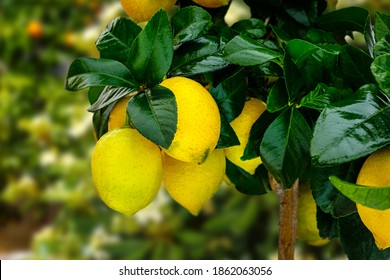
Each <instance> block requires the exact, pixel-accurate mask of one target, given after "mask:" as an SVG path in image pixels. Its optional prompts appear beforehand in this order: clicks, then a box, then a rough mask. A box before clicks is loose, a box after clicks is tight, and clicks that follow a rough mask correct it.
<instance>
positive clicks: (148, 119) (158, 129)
mask: <svg viewBox="0 0 390 280" xmlns="http://www.w3.org/2000/svg"><path fill="white" fill-rule="evenodd" d="M127 114H128V116H129V118H130V121H131V122H132V124H133V125H134V126H135V128H136V129H137V130H138V131H139V132H140V133H141V134H142V135H143V136H145V137H146V138H147V139H149V140H150V141H152V142H154V143H156V144H157V145H159V146H161V147H163V148H166V149H167V148H168V147H169V146H170V145H171V143H172V140H173V137H174V136H175V133H176V128H177V104H176V98H175V95H174V94H173V92H172V91H171V90H169V89H167V88H165V87H162V86H157V87H154V88H152V89H150V90H148V91H146V92H142V93H139V94H137V95H136V96H134V97H133V98H132V99H130V101H129V103H128V105H127Z"/></svg>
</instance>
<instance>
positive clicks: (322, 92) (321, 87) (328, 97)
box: [299, 83, 339, 111]
mask: <svg viewBox="0 0 390 280" xmlns="http://www.w3.org/2000/svg"><path fill="white" fill-rule="evenodd" d="M338 93H339V89H337V88H334V87H328V86H327V85H325V84H323V83H319V84H318V85H317V87H316V88H315V89H314V90H312V91H311V92H309V94H307V95H305V96H304V97H303V98H302V99H301V102H300V103H299V105H300V106H302V107H307V108H312V109H315V110H319V111H321V110H323V109H325V108H326V107H328V106H329V105H330V104H331V103H332V101H333V100H334V99H335V97H336V96H337V95H338Z"/></svg>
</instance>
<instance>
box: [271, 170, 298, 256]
mask: <svg viewBox="0 0 390 280" xmlns="http://www.w3.org/2000/svg"><path fill="white" fill-rule="evenodd" d="M269 180H270V184H271V188H272V190H273V191H274V192H275V193H276V195H277V196H278V197H279V244H278V259H279V260H293V259H294V250H295V239H296V233H297V211H298V185H299V180H296V181H295V183H294V185H293V186H292V187H291V188H290V189H283V188H282V187H281V186H280V185H279V184H278V182H276V180H275V178H274V177H273V176H272V175H270V176H269Z"/></svg>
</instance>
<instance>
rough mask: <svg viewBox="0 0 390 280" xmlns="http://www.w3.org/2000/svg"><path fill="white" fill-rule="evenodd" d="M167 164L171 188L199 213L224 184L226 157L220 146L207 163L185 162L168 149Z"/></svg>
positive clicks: (166, 177) (176, 197)
mask: <svg viewBox="0 0 390 280" xmlns="http://www.w3.org/2000/svg"><path fill="white" fill-rule="evenodd" d="M163 165H164V179H163V182H164V185H165V188H166V190H167V192H168V193H169V195H170V196H171V197H172V198H173V199H174V200H175V201H176V202H178V203H179V204H180V205H182V206H183V207H184V208H186V209H187V210H188V211H189V212H190V213H191V214H193V215H194V216H196V215H198V213H199V212H200V210H201V209H202V206H203V205H204V203H205V202H206V201H208V200H209V199H210V198H211V197H212V196H213V195H214V194H215V193H216V192H217V190H218V188H219V186H220V185H221V182H222V180H223V177H224V175H225V169H226V160H225V154H224V152H223V150H220V149H217V150H214V152H212V153H211V154H210V155H209V157H208V158H207V160H206V161H205V162H204V163H203V164H196V163H191V162H183V161H180V160H177V159H174V158H172V157H170V156H169V155H167V154H165V153H164V154H163Z"/></svg>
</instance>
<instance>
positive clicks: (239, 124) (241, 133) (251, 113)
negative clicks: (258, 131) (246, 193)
mask: <svg viewBox="0 0 390 280" xmlns="http://www.w3.org/2000/svg"><path fill="white" fill-rule="evenodd" d="M265 110H266V105H265V103H264V102H263V101H261V100H259V99H257V98H251V99H249V100H247V101H246V102H245V105H244V108H243V109H242V112H241V114H240V115H239V116H238V117H237V118H235V119H234V120H233V121H232V122H231V123H230V125H231V126H232V128H233V129H234V131H235V132H236V134H237V137H238V140H240V145H238V146H232V147H228V148H225V154H226V157H227V158H228V160H230V161H231V162H232V163H234V164H235V165H237V166H239V167H241V168H242V169H244V170H245V171H246V172H248V173H250V174H252V175H253V174H254V173H255V170H256V168H257V167H258V166H259V165H260V164H261V159H260V157H257V158H253V159H249V160H242V159H241V157H242V156H243V155H244V151H245V147H246V145H247V144H248V139H249V133H250V131H251V128H252V125H253V124H254V122H255V121H256V120H257V119H258V118H259V117H260V115H261V114H262V113H263V112H264V111H265Z"/></svg>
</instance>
